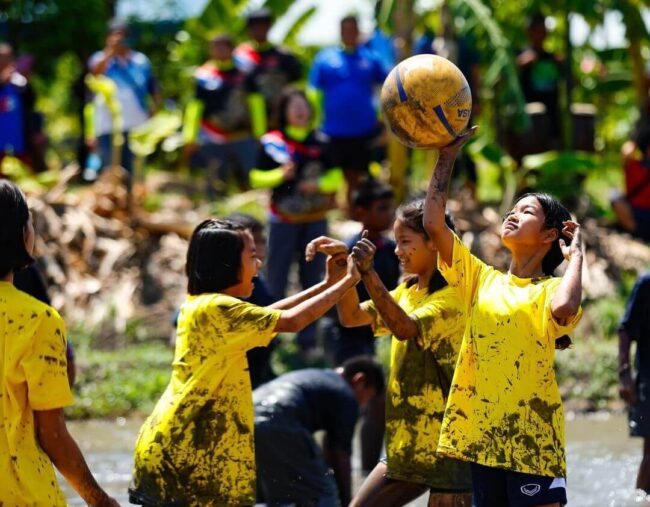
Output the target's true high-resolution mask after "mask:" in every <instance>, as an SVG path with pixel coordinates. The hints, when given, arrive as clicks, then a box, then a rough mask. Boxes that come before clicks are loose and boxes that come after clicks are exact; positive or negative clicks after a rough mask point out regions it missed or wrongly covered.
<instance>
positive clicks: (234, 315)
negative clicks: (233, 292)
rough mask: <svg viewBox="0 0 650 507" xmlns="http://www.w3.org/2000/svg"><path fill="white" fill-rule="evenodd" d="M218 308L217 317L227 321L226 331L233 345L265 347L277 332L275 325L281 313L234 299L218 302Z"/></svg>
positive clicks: (247, 347) (247, 348) (248, 348)
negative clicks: (231, 338) (230, 334)
mask: <svg viewBox="0 0 650 507" xmlns="http://www.w3.org/2000/svg"><path fill="white" fill-rule="evenodd" d="M219 310H220V311H219V316H218V318H220V319H226V322H228V331H229V332H230V333H232V337H233V338H234V341H233V342H232V343H233V345H234V346H235V347H237V348H243V349H244V350H250V349H253V348H255V347H266V346H267V345H268V344H269V342H270V341H271V340H272V339H273V338H274V337H275V335H276V334H277V333H276V332H275V325H276V324H277V322H278V319H279V318H280V314H281V313H282V312H281V311H280V310H274V309H271V308H267V307H264V306H257V305H254V304H251V303H246V302H245V301H239V300H234V299H233V301H229V302H221V303H219Z"/></svg>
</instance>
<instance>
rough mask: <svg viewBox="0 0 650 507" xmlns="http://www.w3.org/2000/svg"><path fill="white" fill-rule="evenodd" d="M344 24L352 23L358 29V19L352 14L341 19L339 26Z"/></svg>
mask: <svg viewBox="0 0 650 507" xmlns="http://www.w3.org/2000/svg"><path fill="white" fill-rule="evenodd" d="M344 23H354V24H355V26H356V27H357V29H358V28H359V19H358V18H357V17H356V16H355V15H354V14H348V15H347V16H344V17H343V18H342V19H341V26H343V24H344Z"/></svg>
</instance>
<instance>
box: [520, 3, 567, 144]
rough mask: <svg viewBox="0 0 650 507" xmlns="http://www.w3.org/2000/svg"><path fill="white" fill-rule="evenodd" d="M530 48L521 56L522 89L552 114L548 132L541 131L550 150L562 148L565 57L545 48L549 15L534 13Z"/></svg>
mask: <svg viewBox="0 0 650 507" xmlns="http://www.w3.org/2000/svg"><path fill="white" fill-rule="evenodd" d="M527 36H528V44H529V45H528V47H527V48H526V49H524V50H523V51H522V52H521V53H520V54H519V55H518V56H517V66H518V67H519V75H520V80H521V88H522V91H523V93H524V98H525V99H526V102H528V103H530V102H541V103H542V104H544V107H545V108H546V115H547V116H548V119H549V121H548V124H547V127H548V128H547V131H546V132H543V133H540V134H541V135H543V136H544V137H543V139H544V138H545V139H547V140H548V141H547V146H546V148H547V149H558V148H560V146H561V143H562V119H561V118H560V76H561V75H562V65H563V62H562V59H561V58H560V57H559V56H558V55H555V54H553V53H550V52H548V51H546V49H544V43H545V42H546V38H547V37H548V31H547V30H546V18H545V16H544V15H542V14H535V15H533V16H532V17H531V18H530V20H529V22H528V28H527Z"/></svg>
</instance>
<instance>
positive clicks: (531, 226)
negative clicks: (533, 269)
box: [501, 195, 558, 250]
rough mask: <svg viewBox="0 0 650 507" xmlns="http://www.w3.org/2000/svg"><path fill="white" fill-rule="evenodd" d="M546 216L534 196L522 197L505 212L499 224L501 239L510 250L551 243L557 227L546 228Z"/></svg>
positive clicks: (556, 232)
mask: <svg viewBox="0 0 650 507" xmlns="http://www.w3.org/2000/svg"><path fill="white" fill-rule="evenodd" d="M545 220H546V217H545V215H544V210H543V208H542V205H541V204H540V203H539V201H538V200H537V198H536V197H534V196H532V195H530V196H528V197H524V198H523V199H521V200H520V201H518V202H517V204H515V205H514V207H513V208H512V210H511V211H509V212H508V213H506V216H505V217H504V219H503V224H502V226H501V240H502V241H503V244H504V245H505V246H506V247H507V248H509V249H510V250H512V249H513V248H516V247H517V246H529V247H534V246H542V245H544V244H547V243H552V242H553V241H554V240H555V239H556V238H557V234H558V231H557V229H546V228H545V226H544V221H545Z"/></svg>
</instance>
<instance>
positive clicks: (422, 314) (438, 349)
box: [363, 284, 471, 490]
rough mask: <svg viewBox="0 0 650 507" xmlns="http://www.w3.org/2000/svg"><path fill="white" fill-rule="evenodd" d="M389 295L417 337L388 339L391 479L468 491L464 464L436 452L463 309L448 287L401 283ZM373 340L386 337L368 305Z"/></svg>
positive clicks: (458, 341) (388, 455) (382, 324)
mask: <svg viewBox="0 0 650 507" xmlns="http://www.w3.org/2000/svg"><path fill="white" fill-rule="evenodd" d="M391 295H392V296H393V298H394V299H395V301H396V302H397V303H398V304H399V306H400V307H401V308H402V309H403V310H404V311H405V312H406V313H407V314H408V315H409V316H410V317H411V318H412V319H413V320H414V321H415V322H416V324H417V326H418V329H419V332H420V336H419V339H418V342H419V344H418V343H416V342H415V341H413V340H403V341H400V340H398V339H397V338H394V337H393V338H392V340H393V341H392V344H391V354H390V373H389V376H388V384H387V388H386V458H387V469H388V471H387V474H386V475H387V476H388V477H390V478H391V479H398V480H405V481H409V482H416V483H420V484H426V485H428V486H431V487H435V488H444V489H456V490H470V489H471V476H470V471H469V466H468V465H467V464H466V463H463V462H461V461H457V460H453V459H449V458H445V457H442V456H439V455H437V454H436V448H437V446H438V437H439V435H440V425H441V422H442V415H443V413H444V410H445V404H446V402H447V395H448V392H449V386H450V384H451V378H452V376H453V374H454V367H455V365H456V360H457V358H458V350H459V349H460V344H461V341H462V338H463V330H464V329H465V315H464V311H463V308H462V306H461V304H460V301H459V300H458V297H457V296H456V294H455V291H454V290H453V289H452V288H451V287H444V288H442V289H440V290H437V291H435V292H434V293H432V294H429V293H428V291H427V290H426V289H422V290H418V288H417V285H412V286H410V287H407V286H406V284H401V285H400V286H398V287H397V288H396V289H395V290H394V291H392V292H391ZM363 307H364V308H365V309H366V310H367V311H368V312H369V313H370V314H371V315H372V317H373V319H374V322H373V330H374V332H375V335H377V336H385V335H387V334H390V330H388V329H387V327H386V324H385V323H384V321H383V320H382V318H381V316H380V315H379V313H378V312H377V308H376V306H375V304H374V303H373V302H372V301H366V302H364V303H363Z"/></svg>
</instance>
